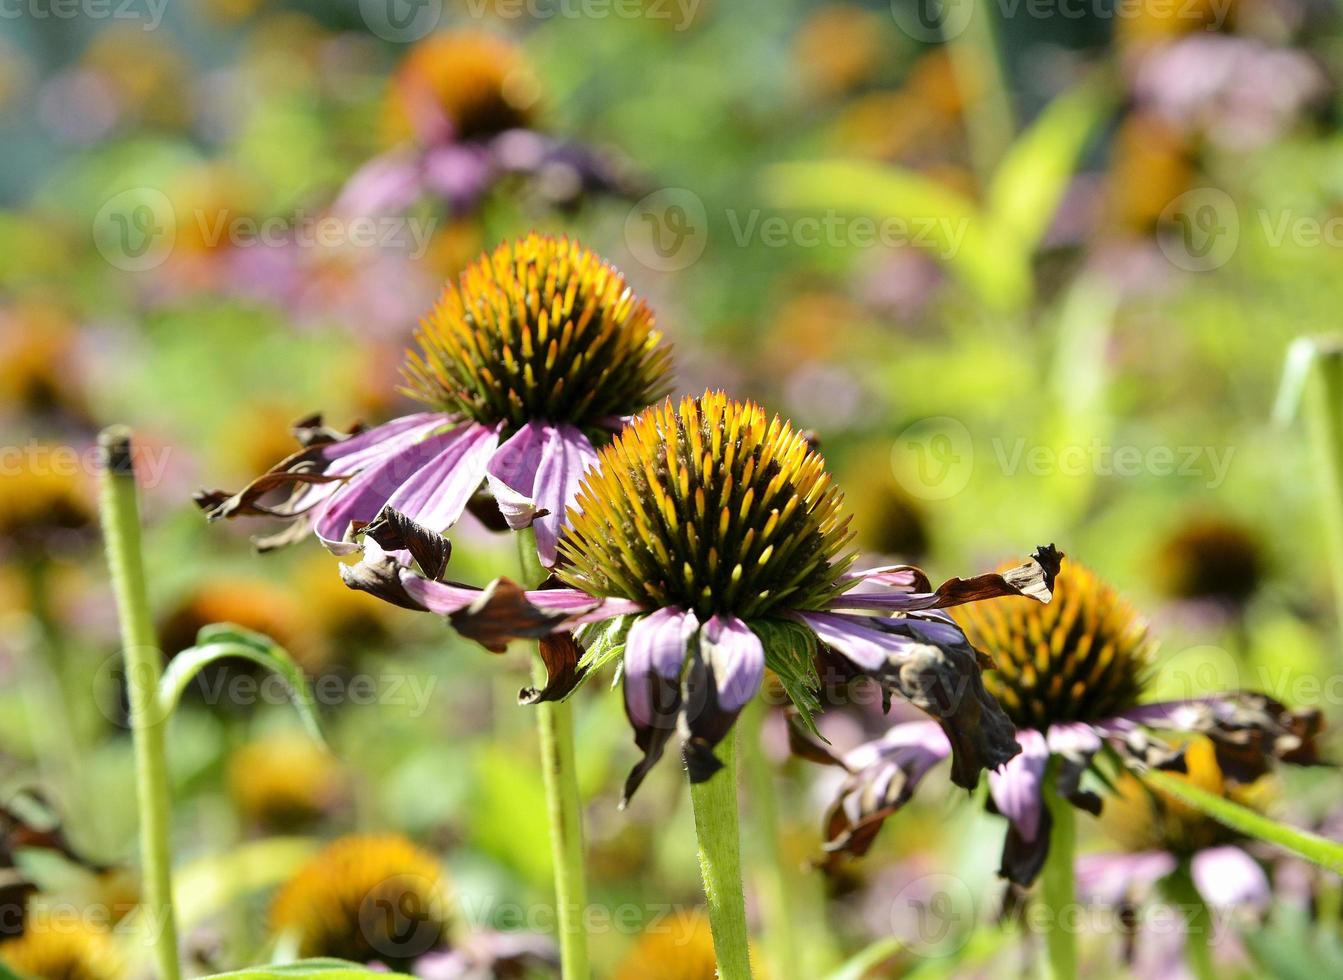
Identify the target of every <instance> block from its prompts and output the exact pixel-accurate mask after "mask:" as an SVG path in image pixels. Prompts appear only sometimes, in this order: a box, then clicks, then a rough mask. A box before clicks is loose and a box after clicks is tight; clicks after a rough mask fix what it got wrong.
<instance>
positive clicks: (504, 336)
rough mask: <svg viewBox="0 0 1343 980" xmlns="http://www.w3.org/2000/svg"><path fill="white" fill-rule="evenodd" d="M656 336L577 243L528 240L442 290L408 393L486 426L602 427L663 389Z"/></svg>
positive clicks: (648, 320)
mask: <svg viewBox="0 0 1343 980" xmlns="http://www.w3.org/2000/svg"><path fill="white" fill-rule="evenodd" d="M661 340H662V335H661V334H660V333H659V332H658V331H657V330H656V329H654V325H653V312H652V310H650V309H649V308H648V306H647V305H646V304H645V303H644V301H643V300H641V299H639V298H638V297H637V296H635V295H634V293H633V292H631V290H630V287H629V285H628V284H627V283H626V282H625V279H624V277H623V276H621V275H620V273H619V272H618V271H617V270H616V269H615V268H614V267H613V266H611V265H609V264H607V263H606V262H604V261H603V260H602V259H601V257H600V256H598V255H597V254H596V253H595V252H591V251H589V250H588V249H586V248H584V247H583V246H581V245H580V244H578V242H576V241H571V240H570V239H568V238H552V237H550V236H549V235H538V234H535V233H533V234H530V235H528V236H527V237H526V238H523V239H519V240H518V241H515V242H505V243H504V244H502V245H500V246H499V247H498V248H496V249H495V250H494V251H493V252H492V253H491V254H489V255H484V256H481V258H480V259H479V260H477V261H476V262H475V263H473V264H472V265H470V266H469V267H467V269H466V271H465V272H463V273H462V276H461V280H460V282H459V283H458V285H457V286H455V287H454V286H452V285H451V284H450V285H449V286H448V288H447V290H446V291H445V292H444V293H443V296H442V298H441V299H440V300H439V302H438V305H437V306H435V307H434V309H433V311H432V312H431V313H430V314H429V316H428V317H426V318H425V319H424V320H423V321H422V322H421V324H420V329H419V332H418V333H417V334H416V341H417V342H418V344H419V348H420V349H419V350H418V351H412V352H410V353H409V358H408V360H407V363H406V366H405V369H404V374H405V378H406V381H407V384H408V387H407V389H406V390H407V391H408V393H410V394H411V395H413V396H414V397H416V398H418V399H420V400H421V401H424V402H426V403H428V404H429V405H432V406H433V407H435V408H437V409H439V410H441V411H444V412H449V413H452V414H456V415H462V416H465V417H467V418H471V419H475V420H476V421H478V422H484V423H486V424H493V423H495V422H499V421H504V422H507V423H509V425H510V426H512V427H519V426H522V425H524V424H525V423H527V422H529V421H533V420H544V421H548V422H568V423H571V424H573V425H576V426H578V427H579V428H585V429H591V428H600V427H602V426H603V425H609V422H610V420H611V419H613V418H618V417H620V416H625V415H631V414H633V413H634V412H637V411H640V410H641V409H643V408H644V407H645V406H647V405H649V404H650V403H652V402H654V401H656V400H657V399H658V398H661V397H662V396H663V395H665V394H666V392H667V387H668V386H667V375H668V370H669V360H670V351H669V349H668V348H667V347H665V346H661Z"/></svg>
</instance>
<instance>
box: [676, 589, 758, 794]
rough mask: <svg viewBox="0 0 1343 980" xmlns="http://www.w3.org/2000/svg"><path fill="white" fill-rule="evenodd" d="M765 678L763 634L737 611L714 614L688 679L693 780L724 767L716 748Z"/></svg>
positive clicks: (689, 766)
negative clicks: (714, 750) (753, 630)
mask: <svg viewBox="0 0 1343 980" xmlns="http://www.w3.org/2000/svg"><path fill="white" fill-rule="evenodd" d="M764 677H765V648H764V645H763V644H762V643H761V642H760V637H758V636H756V635H755V633H754V632H752V630H751V628H750V627H749V626H747V625H746V624H745V623H743V622H742V621H741V620H740V619H738V618H737V617H735V616H725V615H715V616H712V617H710V619H709V621H708V622H706V623H705V624H704V625H703V626H702V627H701V628H700V631H699V644H698V646H697V648H696V649H695V650H694V652H693V654H692V656H691V659H690V670H689V671H688V672H687V675H686V682H685V695H684V702H685V704H684V708H683V718H684V721H685V726H686V730H687V732H688V737H687V738H686V744H685V758H686V769H687V771H688V773H689V775H690V781H691V782H692V783H700V782H704V781H705V780H706V779H708V778H709V777H711V776H712V775H713V774H714V773H715V772H717V771H718V770H719V769H721V768H722V765H723V764H722V762H721V761H720V760H719V759H718V757H717V756H715V755H714V754H713V749H714V747H715V746H717V745H718V743H719V742H721V741H722V740H723V738H724V737H726V735H727V733H728V732H729V731H731V730H732V725H733V723H734V722H735V721H736V720H737V715H738V714H740V713H741V709H742V708H743V707H745V706H746V702H748V701H750V700H751V698H753V697H755V694H756V692H757V691H758V690H760V682H761V681H762V680H764Z"/></svg>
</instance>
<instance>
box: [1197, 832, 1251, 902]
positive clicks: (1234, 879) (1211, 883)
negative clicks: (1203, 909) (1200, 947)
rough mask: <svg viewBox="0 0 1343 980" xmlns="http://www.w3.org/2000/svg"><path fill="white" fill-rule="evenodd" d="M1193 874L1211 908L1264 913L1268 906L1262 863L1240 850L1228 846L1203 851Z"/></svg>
mask: <svg viewBox="0 0 1343 980" xmlns="http://www.w3.org/2000/svg"><path fill="white" fill-rule="evenodd" d="M1189 872H1190V874H1191V875H1192V876H1193V879H1194V885H1195V887H1197V888H1198V893H1199V894H1200V895H1202V896H1203V899H1204V901H1206V902H1207V903H1208V904H1209V905H1212V906H1215V907H1217V908H1225V909H1232V908H1241V907H1246V906H1248V907H1250V908H1255V909H1263V908H1265V907H1267V905H1268V902H1269V898H1270V888H1269V883H1268V876H1267V875H1266V874H1264V869H1263V868H1262V867H1260V866H1259V862H1257V861H1255V860H1254V858H1252V857H1250V855H1248V854H1246V853H1245V852H1244V851H1243V850H1241V849H1240V848H1239V847H1236V846H1234V845H1230V844H1228V845H1225V846H1223V847H1210V848H1208V849H1206V850H1203V851H1199V852H1198V853H1197V854H1195V855H1194V857H1193V858H1192V859H1191V860H1190V862H1189Z"/></svg>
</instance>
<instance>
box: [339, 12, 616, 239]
mask: <svg viewBox="0 0 1343 980" xmlns="http://www.w3.org/2000/svg"><path fill="white" fill-rule="evenodd" d="M539 88H540V85H539V83H538V82H537V81H536V79H535V78H533V77H532V75H531V72H530V69H529V67H528V65H527V64H526V61H525V60H524V58H523V57H522V53H521V52H520V51H519V50H518V49H517V48H516V47H515V46H514V45H513V44H512V43H510V42H509V41H507V40H505V39H504V38H502V37H499V36H497V35H493V34H488V33H484V32H477V31H447V32H443V33H439V34H434V35H431V36H429V37H427V38H425V39H424V40H423V41H421V42H419V44H417V45H416V46H415V47H414V48H413V49H412V51H411V53H410V54H409V55H408V56H407V58H406V60H405V61H404V62H403V63H402V64H401V66H400V67H399V68H398V70H397V73H396V75H395V77H394V78H393V80H392V87H391V92H390V93H389V95H390V97H389V102H388V111H387V117H388V118H387V123H388V125H387V129H388V130H389V131H390V135H391V136H392V137H393V139H395V140H396V141H397V145H396V146H395V147H394V148H392V149H390V150H388V151H387V152H386V153H383V154H382V155H380V156H377V157H374V158H373V159H372V160H370V161H369V162H368V163H366V164H365V165H364V166H363V167H362V168H360V170H359V171H358V172H357V173H356V174H355V175H354V176H353V177H352V178H351V179H350V181H349V182H348V183H347V184H346V186H345V189H344V190H343V191H342V192H341V195H340V197H339V199H338V200H337V201H336V204H335V208H334V210H335V211H336V213H338V214H346V215H351V214H357V215H369V214H389V213H397V212H400V211H404V210H405V209H406V208H408V207H410V206H411V205H412V204H414V203H415V202H416V201H419V200H421V199H422V198H425V197H429V198H433V199H435V200H438V201H440V202H442V203H443V204H444V205H445V206H446V207H447V209H448V211H449V213H452V214H461V213H465V212H468V211H470V210H472V209H473V208H474V207H475V206H476V205H477V204H478V203H479V201H480V200H481V198H482V197H484V195H485V194H486V193H488V192H489V191H490V189H491V188H493V187H494V186H495V185H496V184H497V183H499V182H500V181H501V180H503V179H505V178H507V177H510V176H513V177H521V178H523V179H524V180H525V181H526V182H527V186H528V187H529V188H530V189H531V190H533V191H535V192H537V193H539V194H540V196H541V197H543V198H544V199H545V200H546V201H548V202H549V203H550V204H553V205H556V206H561V207H565V206H571V205H573V204H576V203H578V202H579V201H580V200H581V199H582V197H583V196H584V195H585V194H587V193H594V192H598V193H601V192H606V193H620V194H624V193H627V192H632V187H631V186H630V184H629V181H628V178H627V176H626V175H625V174H624V173H623V171H622V168H620V167H618V166H616V165H615V163H613V162H612V161H611V160H609V159H607V157H606V156H605V155H604V154H602V153H599V152H598V151H597V150H595V149H593V148H590V147H587V146H583V145H580V144H577V143H565V142H561V141H558V140H556V139H554V138H553V137H551V136H548V135H546V134H545V133H543V132H541V131H539V130H538V129H536V128H535V121H536V104H537V101H538V98H537V93H538V90H539Z"/></svg>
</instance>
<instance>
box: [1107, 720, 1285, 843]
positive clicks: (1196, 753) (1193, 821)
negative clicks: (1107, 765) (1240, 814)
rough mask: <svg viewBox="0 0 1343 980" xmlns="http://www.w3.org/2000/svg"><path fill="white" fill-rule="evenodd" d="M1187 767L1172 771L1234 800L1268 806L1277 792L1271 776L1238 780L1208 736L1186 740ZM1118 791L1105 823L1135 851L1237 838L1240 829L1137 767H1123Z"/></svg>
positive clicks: (1109, 804) (1258, 808)
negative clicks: (1230, 776) (1148, 779)
mask: <svg viewBox="0 0 1343 980" xmlns="http://www.w3.org/2000/svg"><path fill="white" fill-rule="evenodd" d="M1184 760H1185V766H1186V769H1187V771H1186V772H1184V773H1177V772H1172V773H1170V774H1169V775H1170V776H1171V778H1172V779H1178V780H1180V781H1181V782H1185V783H1188V784H1189V785H1191V786H1194V787H1196V788H1197V789H1201V790H1203V791H1204V792H1207V793H1211V794H1212V795H1214V796H1221V797H1224V798H1226V799H1228V800H1230V801H1231V802H1233V803H1238V804H1240V805H1241V806H1244V807H1248V808H1250V809H1251V810H1255V811H1259V812H1262V811H1263V810H1265V809H1266V808H1267V805H1268V803H1269V802H1270V800H1271V798H1272V796H1273V790H1274V786H1275V781H1274V780H1273V778H1272V777H1271V776H1266V777H1263V778H1261V779H1259V780H1256V781H1255V782H1253V783H1248V784H1240V783H1233V782H1230V781H1228V780H1227V779H1226V777H1225V776H1224V775H1223V773H1222V770H1221V768H1220V767H1219V766H1218V765H1217V751H1216V749H1215V747H1214V746H1213V743H1212V742H1211V741H1210V740H1209V739H1207V738H1205V737H1202V736H1199V737H1196V738H1193V739H1192V740H1190V741H1189V742H1188V743H1187V744H1186V745H1185V746H1184ZM1114 787H1115V794H1114V795H1113V796H1112V797H1110V798H1109V799H1108V800H1107V801H1106V803H1105V809H1104V810H1102V811H1101V818H1100V819H1101V826H1102V827H1103V828H1104V829H1105V831H1106V832H1107V833H1108V834H1109V835H1110V836H1112V837H1113V838H1114V839H1115V840H1117V841H1119V843H1121V844H1122V845H1123V846H1124V847H1125V848H1127V849H1128V850H1130V851H1151V850H1161V851H1169V852H1171V853H1172V854H1179V855H1187V854H1192V853H1193V852H1195V851H1200V850H1203V849H1204V848H1207V847H1215V846H1217V845H1218V844H1226V843H1230V842H1232V841H1235V840H1236V839H1237V838H1238V835H1237V834H1236V833H1235V831H1232V830H1228V829H1227V828H1226V827H1224V826H1222V825H1221V824H1219V823H1218V822H1217V821H1216V820H1213V819H1212V818H1211V817H1209V816H1207V815H1206V814H1205V813H1203V812H1202V811H1201V810H1196V809H1194V808H1193V807H1191V806H1189V805H1188V804H1187V803H1184V802H1183V801H1182V800H1179V799H1177V798H1176V797H1174V796H1172V795H1171V794H1170V793H1167V792H1166V791H1165V790H1161V789H1156V788H1155V787H1152V786H1150V785H1148V784H1147V783H1145V782H1143V781H1142V780H1141V779H1140V778H1139V777H1137V776H1135V775H1133V774H1132V773H1129V772H1125V773H1123V774H1122V775H1121V776H1120V777H1119V778H1118V779H1117V780H1116V781H1115V784H1114Z"/></svg>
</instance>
